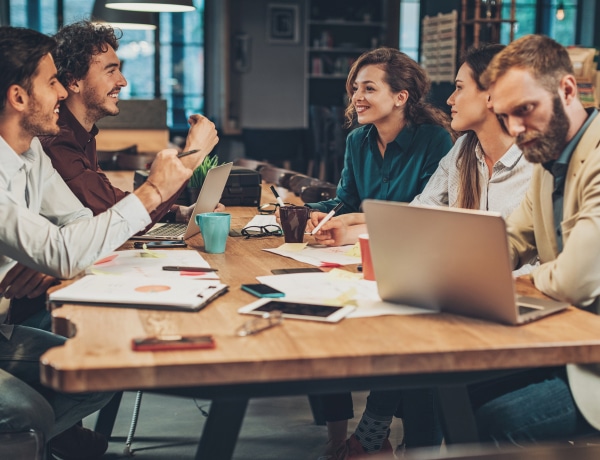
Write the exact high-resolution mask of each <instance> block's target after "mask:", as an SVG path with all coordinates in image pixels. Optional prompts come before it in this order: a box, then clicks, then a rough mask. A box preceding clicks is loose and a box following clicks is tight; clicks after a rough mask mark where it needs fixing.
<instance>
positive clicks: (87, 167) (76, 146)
mask: <svg viewBox="0 0 600 460" xmlns="http://www.w3.org/2000/svg"><path fill="white" fill-rule="evenodd" d="M58 125H59V127H60V133H59V134H57V135H56V136H40V141H41V143H42V146H43V147H44V151H45V152H46V154H47V155H48V156H49V157H50V159H51V160H52V164H53V166H54V168H55V169H56V170H57V171H58V173H59V174H60V175H61V177H62V178H63V179H64V181H65V182H66V183H67V185H68V186H69V188H70V189H71V190H72V191H73V193H74V194H75V195H76V196H77V198H79V200H80V201H81V203H83V205H84V206H86V207H88V208H90V209H91V210H92V212H93V213H94V215H96V214H100V213H102V212H104V211H106V210H107V209H108V208H110V207H112V206H113V205H114V204H116V203H117V201H120V200H121V199H123V198H124V197H125V196H126V195H128V194H129V192H124V191H123V190H120V189H118V188H117V187H114V186H113V185H112V184H111V183H110V181H109V180H108V178H107V177H106V174H104V172H103V171H102V169H101V168H100V166H98V156H97V155H96V135H97V134H98V128H97V127H96V125H94V127H93V128H92V130H91V132H87V131H86V130H85V128H84V127H83V126H81V124H80V123H79V122H78V121H77V119H76V118H75V116H74V115H73V114H72V113H71V111H70V110H69V109H68V108H67V106H66V105H65V104H61V106H60V113H59V118H58ZM183 187H185V185H184V186H183ZM183 187H182V190H183ZM178 195H179V193H176V194H175V195H174V196H173V197H171V199H169V200H167V201H165V202H164V203H162V204H161V205H160V206H159V207H158V208H156V209H155V210H154V211H152V212H151V213H150V218H151V219H152V224H154V223H156V222H158V220H159V219H160V218H161V217H162V216H164V215H165V214H166V213H167V212H169V210H170V209H171V206H172V205H173V203H174V202H175V200H176V199H177V196H178Z"/></svg>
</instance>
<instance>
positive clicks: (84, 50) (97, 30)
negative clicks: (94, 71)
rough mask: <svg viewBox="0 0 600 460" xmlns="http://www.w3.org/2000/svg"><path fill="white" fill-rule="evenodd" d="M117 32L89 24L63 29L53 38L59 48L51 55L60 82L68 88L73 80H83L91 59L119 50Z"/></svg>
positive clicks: (78, 24) (79, 24) (82, 23)
mask: <svg viewBox="0 0 600 460" xmlns="http://www.w3.org/2000/svg"><path fill="white" fill-rule="evenodd" d="M122 35H123V34H122V33H121V31H120V30H118V29H117V30H115V29H113V28H112V27H111V26H108V25H99V24H95V23H93V22H91V21H79V22H74V23H73V24H69V25H67V26H64V27H62V28H61V29H60V30H59V31H58V32H57V33H56V35H55V36H54V38H55V39H56V41H57V43H58V46H57V47H56V49H55V50H54V51H53V52H52V56H53V57H54V63H55V64H56V68H57V70H58V79H59V81H60V82H61V83H62V84H63V85H64V86H65V87H67V86H68V85H69V84H70V83H72V82H73V81H75V80H81V79H83V78H85V76H86V75H87V73H88V71H89V70H90V64H91V63H92V58H93V57H94V56H96V55H98V54H101V53H105V52H106V51H107V50H108V47H109V46H111V47H112V48H113V49H114V50H115V51H116V50H117V49H118V48H119V39H120V38H121V37H122Z"/></svg>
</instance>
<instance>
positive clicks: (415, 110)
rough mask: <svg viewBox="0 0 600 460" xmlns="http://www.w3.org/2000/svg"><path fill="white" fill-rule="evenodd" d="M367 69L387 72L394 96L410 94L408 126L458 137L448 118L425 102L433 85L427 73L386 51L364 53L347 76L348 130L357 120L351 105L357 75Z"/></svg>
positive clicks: (396, 53)
mask: <svg viewBox="0 0 600 460" xmlns="http://www.w3.org/2000/svg"><path fill="white" fill-rule="evenodd" d="M368 65H376V66H378V67H379V68H381V69H382V70H383V71H384V72H385V82H386V83H387V84H388V85H389V86H390V88H391V90H392V92H394V93H398V92H400V91H403V90H406V91H407V92H408V100H407V101H406V106H405V111H404V116H405V118H406V121H407V123H412V124H415V125H420V124H424V123H429V124H433V125H439V126H442V127H444V128H445V129H446V130H447V131H448V132H449V133H450V134H451V135H453V137H454V134H455V133H454V131H453V130H452V128H451V126H450V118H449V117H448V115H447V114H446V113H444V112H443V111H442V110H440V109H438V108H437V107H435V106H433V105H432V104H430V103H428V102H425V97H426V96H427V93H428V92H429V87H430V81H429V78H428V77H427V74H426V73H425V71H424V70H423V69H422V68H421V66H419V64H417V63H416V62H415V61H414V60H412V59H411V58H410V57H408V56H407V55H406V54H404V53H403V52H401V51H398V50H397V49H394V48H385V47H384V48H377V49H374V50H371V51H367V52H365V53H363V54H362V55H361V56H360V57H359V58H358V59H357V60H356V61H355V62H354V64H353V65H352V68H351V69H350V72H349V73H348V78H347V79H346V93H347V94H348V100H349V101H348V105H347V107H346V111H345V116H346V125H347V126H348V127H350V126H352V123H353V121H354V118H355V116H356V111H355V109H354V105H353V104H352V94H353V93H354V88H353V87H354V82H355V81H356V75H357V74H358V72H359V71H360V70H361V69H362V68H363V67H365V66H368Z"/></svg>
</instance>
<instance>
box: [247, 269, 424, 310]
mask: <svg viewBox="0 0 600 460" xmlns="http://www.w3.org/2000/svg"><path fill="white" fill-rule="evenodd" d="M340 272H342V270H332V271H331V272H329V273H294V274H286V275H270V276H259V277H257V278H256V279H257V280H258V281H259V282H261V283H264V284H267V285H269V286H271V287H273V288H275V289H277V290H279V291H282V292H284V293H285V299H286V300H294V301H305V302H313V303H315V302H318V303H323V304H325V305H355V306H356V310H354V312H352V313H350V315H348V316H347V318H361V317H367V316H383V315H416V314H424V313H435V311H432V310H427V309H423V308H418V307H411V306H409V305H401V304H394V303H390V302H384V301H383V300H381V298H380V297H379V294H378V293H377V283H376V282H375V281H367V280H364V279H361V278H360V276H362V275H359V276H348V275H354V274H352V273H350V272H345V273H348V275H345V274H344V273H340Z"/></svg>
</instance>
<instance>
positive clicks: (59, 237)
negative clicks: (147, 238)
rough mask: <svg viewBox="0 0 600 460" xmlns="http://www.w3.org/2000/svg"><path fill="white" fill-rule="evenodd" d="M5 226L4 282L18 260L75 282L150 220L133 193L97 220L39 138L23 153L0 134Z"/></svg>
mask: <svg viewBox="0 0 600 460" xmlns="http://www.w3.org/2000/svg"><path fill="white" fill-rule="evenodd" d="M0 222H1V223H2V224H1V225H0V279H1V278H2V277H3V276H4V275H5V274H6V272H8V270H10V268H12V267H13V266H14V265H15V264H16V262H21V263H22V264H24V265H26V266H28V267H30V268H33V269H35V270H38V271H41V272H44V273H46V274H48V275H52V276H55V277H57V278H71V277H73V276H75V275H77V274H78V273H79V272H81V271H83V270H84V269H85V268H86V267H88V266H90V265H92V264H93V263H94V262H95V261H96V260H98V259H99V258H100V257H103V256H105V255H107V254H108V253H110V252H111V251H113V250H114V249H116V248H117V247H119V246H120V245H121V244H123V243H124V242H125V241H127V239H128V238H129V237H131V236H132V235H134V234H135V233H137V232H139V231H140V230H142V229H144V228H145V227H146V226H147V225H148V224H150V216H149V215H148V212H147V211H146V209H145V207H144V206H143V204H142V203H141V201H140V200H139V199H138V197H137V196H135V195H134V194H131V195H128V196H127V197H125V198H124V199H123V200H121V201H119V202H118V203H117V204H116V205H115V206H113V207H112V208H110V209H109V210H107V211H106V212H104V213H102V214H99V215H97V216H96V217H93V216H92V212H91V211H90V210H89V209H87V208H85V207H83V205H82V204H81V202H80V201H79V200H78V199H77V198H76V197H75V195H73V193H72V192H71V190H70V189H69V187H68V186H67V185H66V184H65V183H64V181H63V180H62V178H61V177H60V175H59V174H58V173H57V172H56V171H55V170H54V168H53V167H52V164H51V162H50V159H49V158H48V157H47V156H46V154H45V153H44V151H43V150H42V146H41V144H40V142H39V140H38V139H37V138H34V139H33V141H32V142H31V146H30V148H29V150H27V151H26V152H25V153H23V154H22V155H18V154H17V153H16V152H15V151H14V150H13V149H12V148H11V147H10V146H9V145H8V144H7V143H6V141H5V140H4V139H3V138H2V137H1V136H0ZM0 332H2V330H0Z"/></svg>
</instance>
